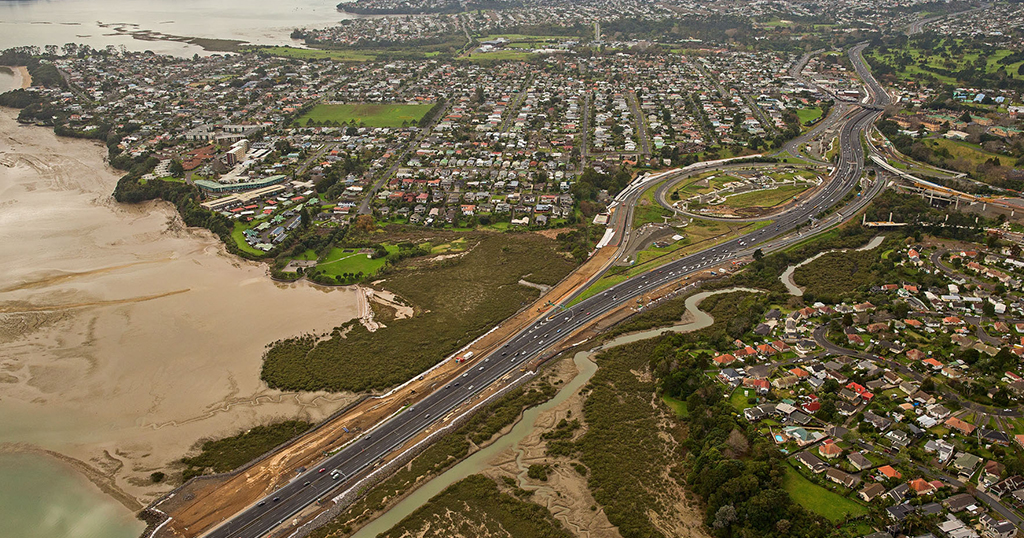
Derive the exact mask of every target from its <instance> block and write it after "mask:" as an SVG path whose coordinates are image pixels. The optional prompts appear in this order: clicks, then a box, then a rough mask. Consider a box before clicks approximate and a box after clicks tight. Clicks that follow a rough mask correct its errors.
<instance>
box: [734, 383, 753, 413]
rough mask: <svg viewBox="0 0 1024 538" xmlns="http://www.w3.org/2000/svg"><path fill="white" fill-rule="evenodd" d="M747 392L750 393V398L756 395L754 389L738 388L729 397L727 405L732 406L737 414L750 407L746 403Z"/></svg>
mask: <svg viewBox="0 0 1024 538" xmlns="http://www.w3.org/2000/svg"><path fill="white" fill-rule="evenodd" d="M748 392H749V393H750V396H755V395H756V394H757V391H755V390H754V389H745V388H743V387H739V388H737V389H736V390H734V391H732V396H729V403H730V404H732V406H733V407H734V408H735V409H736V412H737V413H742V412H743V410H744V409H746V408H748V407H750V404H749V403H747V398H748V396H747V394H746V393H748Z"/></svg>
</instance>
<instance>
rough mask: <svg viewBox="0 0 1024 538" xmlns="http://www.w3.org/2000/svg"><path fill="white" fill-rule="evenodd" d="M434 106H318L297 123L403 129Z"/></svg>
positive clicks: (303, 124)
mask: <svg viewBox="0 0 1024 538" xmlns="http://www.w3.org/2000/svg"><path fill="white" fill-rule="evenodd" d="M432 106H433V105H432V104H425V105H394V104H368V103H355V104H345V105H327V104H324V105H316V106H315V107H313V109H312V110H310V111H309V112H307V113H305V114H303V115H302V117H300V118H299V119H298V120H297V121H296V123H297V124H298V125H300V126H305V125H306V124H307V122H309V121H310V120H313V121H314V122H318V123H334V122H338V123H348V122H350V121H353V120H354V121H355V122H356V123H361V124H363V125H365V126H367V127H401V126H402V123H403V122H405V123H407V124H414V123H416V122H418V121H420V118H422V117H423V115H424V114H426V113H427V111H428V110H430V107H432Z"/></svg>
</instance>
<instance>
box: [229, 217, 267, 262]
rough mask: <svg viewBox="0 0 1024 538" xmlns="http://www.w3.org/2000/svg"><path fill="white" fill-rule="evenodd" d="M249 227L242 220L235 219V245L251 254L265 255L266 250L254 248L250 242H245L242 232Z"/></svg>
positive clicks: (232, 233) (232, 231) (233, 235)
mask: <svg viewBox="0 0 1024 538" xmlns="http://www.w3.org/2000/svg"><path fill="white" fill-rule="evenodd" d="M247 229H249V227H248V226H246V225H244V224H242V223H241V222H238V221H235V228H234V229H233V230H231V238H232V239H234V240H235V245H236V246H237V247H238V248H239V249H240V250H242V251H243V252H248V253H249V254H257V255H259V256H265V255H266V254H267V253H266V252H263V251H262V250H257V249H254V248H252V247H250V246H249V243H246V242H245V236H244V235H242V232H244V231H245V230H247Z"/></svg>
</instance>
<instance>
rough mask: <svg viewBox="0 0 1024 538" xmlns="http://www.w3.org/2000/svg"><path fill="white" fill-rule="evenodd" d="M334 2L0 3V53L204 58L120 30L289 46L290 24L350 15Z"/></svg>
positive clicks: (317, 23) (193, 49) (190, 49)
mask: <svg viewBox="0 0 1024 538" xmlns="http://www.w3.org/2000/svg"><path fill="white" fill-rule="evenodd" d="M337 4H338V0H287V1H284V2H282V1H277V0H217V1H215V2H210V1H207V0H0V49H5V48H9V47H15V46H23V45H36V46H40V47H43V46H46V45H63V44H65V43H72V42H73V43H81V44H87V45H90V46H92V47H94V48H104V47H106V46H107V45H115V46H118V47H120V46H121V45H124V46H125V47H126V48H127V49H129V50H135V51H144V50H151V51H153V52H162V53H166V54H174V55H178V56H191V55H192V54H195V53H198V54H204V52H203V50H202V49H201V48H200V47H197V46H195V45H188V44H184V43H177V42H173V41H148V40H147V41H143V40H139V39H136V38H134V37H133V36H131V35H130V34H128V33H127V32H134V31H150V32H159V33H162V34H170V35H177V36H187V37H203V38H213V39H237V40H242V41H247V42H249V43H254V44H260V45H290V44H294V43H295V42H294V41H293V40H292V39H291V37H290V34H291V31H292V30H293V29H295V28H297V27H321V26H330V25H333V24H336V23H337V22H338V21H341V20H343V19H350V18H353V17H355V15H350V14H347V13H342V12H339V11H338V10H337Z"/></svg>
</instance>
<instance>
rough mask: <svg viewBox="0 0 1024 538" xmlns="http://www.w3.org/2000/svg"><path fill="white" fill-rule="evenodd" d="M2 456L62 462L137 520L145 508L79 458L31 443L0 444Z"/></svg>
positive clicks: (104, 475)
mask: <svg viewBox="0 0 1024 538" xmlns="http://www.w3.org/2000/svg"><path fill="white" fill-rule="evenodd" d="M0 454H34V455H36V456H42V457H45V458H52V459H54V460H57V461H58V462H60V463H59V464H60V465H63V466H66V467H69V468H70V469H71V470H72V471H73V472H75V473H77V474H78V475H80V476H82V477H84V478H85V479H86V480H88V481H89V482H90V483H92V484H93V485H94V486H96V487H97V488H99V489H100V491H102V492H103V494H104V495H106V496H107V497H110V498H111V499H114V500H115V501H117V502H118V503H120V504H121V505H122V506H124V507H125V508H127V509H128V510H130V511H131V513H132V514H133V515H134V516H135V517H136V518H138V516H139V514H140V513H141V512H142V510H143V509H144V508H145V506H144V505H143V504H142V503H141V502H140V501H139V499H137V498H135V497H134V496H132V495H131V494H129V493H128V492H126V491H124V490H123V489H121V488H120V487H118V486H117V483H116V481H115V479H114V477H113V476H112V475H108V474H106V473H104V472H103V471H100V470H99V469H97V468H95V467H93V466H92V465H89V464H88V463H86V462H84V461H82V460H80V459H78V458H74V457H72V456H69V455H67V454H63V453H61V452H57V451H56V450H48V449H46V448H43V447H40V446H36V445H34V444H31V443H0Z"/></svg>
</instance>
